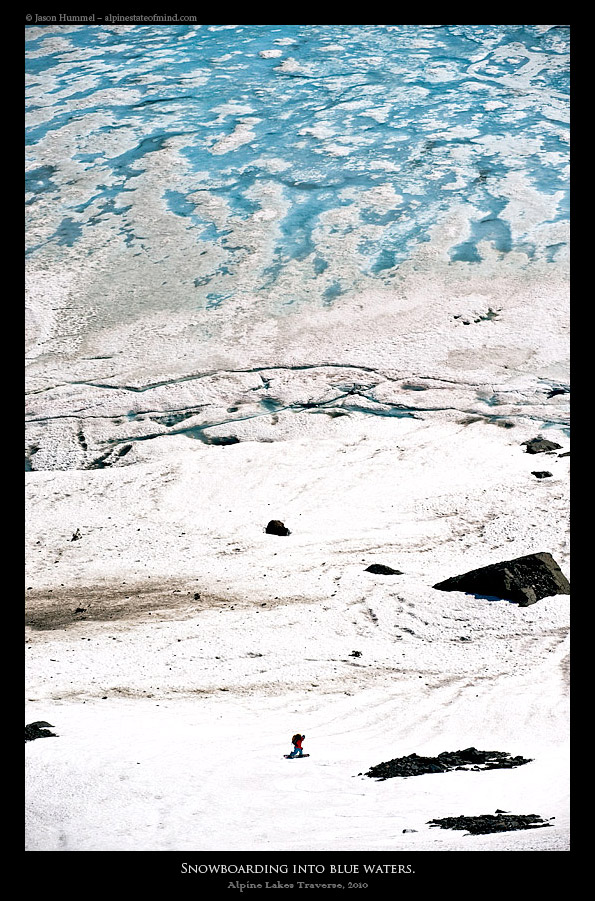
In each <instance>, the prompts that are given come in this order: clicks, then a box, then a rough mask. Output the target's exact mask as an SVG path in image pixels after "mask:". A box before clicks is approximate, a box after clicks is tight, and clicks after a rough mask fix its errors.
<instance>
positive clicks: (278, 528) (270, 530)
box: [265, 519, 291, 535]
mask: <svg viewBox="0 0 595 901" xmlns="http://www.w3.org/2000/svg"><path fill="white" fill-rule="evenodd" d="M265 532H266V533H267V535H291V532H290V531H289V529H288V528H287V527H286V526H285V525H284V523H282V522H281V520H280V519H271V521H270V522H269V523H268V525H267V527H266V529H265Z"/></svg>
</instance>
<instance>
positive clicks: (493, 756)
mask: <svg viewBox="0 0 595 901" xmlns="http://www.w3.org/2000/svg"><path fill="white" fill-rule="evenodd" d="M530 762H531V761H530V760H529V759H527V758H525V757H518V756H517V757H511V756H510V754H508V753H507V752H506V751H478V750H477V748H465V750H464V751H442V753H441V754H438V756H437V757H420V756H419V755H418V754H409V755H408V756H407V757H396V758H394V759H393V760H386V761H384V762H383V763H379V764H377V765H376V766H373V767H371V769H369V770H368V772H367V773H366V774H365V775H366V776H370V778H371V779H380V780H381V781H384V780H385V779H392V778H394V777H396V776H401V777H405V778H406V777H408V776H423V775H425V774H426V773H447V772H448V771H449V770H466V769H470V768H471V769H474V770H495V769H512V768H513V767H517V766H522V765H523V764H524V763H530Z"/></svg>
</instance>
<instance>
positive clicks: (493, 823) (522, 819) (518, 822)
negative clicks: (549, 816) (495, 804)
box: [428, 811, 552, 835]
mask: <svg viewBox="0 0 595 901" xmlns="http://www.w3.org/2000/svg"><path fill="white" fill-rule="evenodd" d="M428 823H429V825H430V826H439V827H440V829H465V830H466V831H467V832H468V833H469V834H470V835H487V834H488V833H490V832H513V831H515V830H517V829H536V828H539V827H540V826H551V825H552V824H551V823H548V822H546V821H545V820H543V819H542V818H541V817H540V816H538V815H537V814H536V813H504V812H502V811H496V813H495V814H494V813H482V814H481V815H480V816H475V817H465V816H460V817H443V818H442V819H439V820H429V821H428Z"/></svg>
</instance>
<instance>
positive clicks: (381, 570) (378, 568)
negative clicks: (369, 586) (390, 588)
mask: <svg viewBox="0 0 595 901" xmlns="http://www.w3.org/2000/svg"><path fill="white" fill-rule="evenodd" d="M364 572H367V573H375V574H376V575H378V576H402V575H403V573H402V572H401V570H400V569H392V567H390V566H385V565H384V563H372V565H371V566H368V567H366V569H365V570H364Z"/></svg>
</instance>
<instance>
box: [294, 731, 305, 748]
mask: <svg viewBox="0 0 595 901" xmlns="http://www.w3.org/2000/svg"><path fill="white" fill-rule="evenodd" d="M305 737H306V736H305V735H301V736H300V737H299V738H298V740H297V741H296V742H294V744H295V746H296V748H299V749H300V751H301V750H302V742H303V740H304V739H305Z"/></svg>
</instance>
